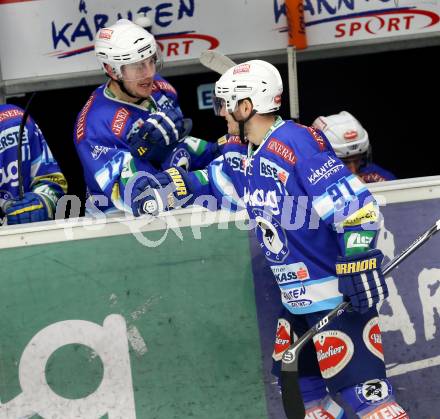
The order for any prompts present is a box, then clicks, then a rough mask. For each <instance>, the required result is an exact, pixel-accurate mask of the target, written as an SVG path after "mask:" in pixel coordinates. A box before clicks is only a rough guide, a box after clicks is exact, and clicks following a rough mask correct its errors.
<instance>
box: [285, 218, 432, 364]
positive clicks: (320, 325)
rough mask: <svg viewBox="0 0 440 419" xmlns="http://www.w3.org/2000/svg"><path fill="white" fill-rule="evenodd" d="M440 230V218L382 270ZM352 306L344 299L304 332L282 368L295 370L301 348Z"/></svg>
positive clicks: (384, 271)
mask: <svg viewBox="0 0 440 419" xmlns="http://www.w3.org/2000/svg"><path fill="white" fill-rule="evenodd" d="M439 230H440V219H439V220H437V221H436V222H435V224H434V225H433V226H432V227H430V228H429V229H428V230H427V231H426V232H425V233H423V234H421V235H420V236H419V237H418V238H417V239H416V240H414V242H412V243H411V244H410V245H409V246H408V247H407V248H406V249H405V250H403V251H402V252H401V253H400V254H399V255H398V256H396V257H395V258H394V259H393V260H391V261H390V262H389V263H387V264H386V265H385V266H384V268H383V270H382V272H383V274H384V275H387V274H388V273H390V272H391V271H392V270H393V269H394V268H395V267H396V266H397V265H398V264H399V263H400V262H401V261H403V260H404V259H406V258H407V257H408V256H409V255H410V254H411V253H413V252H414V251H415V250H417V249H418V248H419V247H420V246H422V245H423V244H424V243H426V242H427V241H428V240H429V239H430V238H431V237H432V236H433V235H434V234H435V233H437V232H438V231H439ZM349 306H350V303H349V302H347V301H344V302H343V303H341V304H339V305H338V306H337V307H335V308H334V309H333V310H332V311H330V312H329V313H328V314H327V315H326V316H324V317H323V318H322V319H321V320H320V321H319V322H318V323H316V324H315V325H314V326H313V327H312V328H311V329H309V330H308V331H307V332H306V333H304V334H303V335H302V336H301V338H299V339H298V340H297V341H296V342H295V343H294V344H293V345H291V346H290V347H289V349H287V350H286V351H285V352H284V354H283V358H282V365H281V370H282V371H285V372H289V371H295V370H296V367H295V364H294V361H295V359H296V358H297V355H298V353H299V352H300V351H301V348H302V347H303V346H304V345H305V344H306V343H307V342H308V341H309V340H310V339H312V338H313V336H314V335H316V334H317V333H318V332H319V331H320V330H321V329H322V328H323V327H325V326H326V325H327V324H329V323H330V322H332V321H333V320H334V319H336V318H337V317H339V316H340V315H341V314H342V313H344V312H345V311H346V310H347V308H348V307H349Z"/></svg>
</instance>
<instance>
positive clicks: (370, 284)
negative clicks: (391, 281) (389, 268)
mask: <svg viewBox="0 0 440 419" xmlns="http://www.w3.org/2000/svg"><path fill="white" fill-rule="evenodd" d="M382 259H383V254H382V252H381V251H380V250H379V249H373V250H370V251H368V252H365V253H358V254H356V255H353V256H346V257H339V258H338V261H337V263H336V274H337V275H338V277H339V292H340V293H342V294H343V295H344V296H345V297H346V298H347V300H349V301H350V303H351V305H352V306H353V309H354V310H356V311H358V312H360V313H365V312H367V311H368V310H369V309H370V308H372V307H373V306H375V305H376V304H377V303H379V302H380V301H382V300H384V299H385V298H387V297H388V287H387V284H386V282H385V278H384V276H383V274H382V270H381V268H380V265H381V263H382Z"/></svg>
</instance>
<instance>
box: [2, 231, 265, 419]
mask: <svg viewBox="0 0 440 419" xmlns="http://www.w3.org/2000/svg"><path fill="white" fill-rule="evenodd" d="M175 232H176V230H173V231H171V230H170V231H169V234H165V233H164V231H155V232H149V233H147V235H148V238H149V240H150V242H149V243H152V242H153V241H155V242H156V243H157V244H158V245H157V246H156V247H147V246H143V245H141V244H140V242H138V241H137V240H136V239H135V237H134V236H133V235H131V234H126V235H121V236H113V237H100V238H96V239H87V240H72V241H65V242H63V243H50V244H39V245H34V246H25V247H16V248H12V249H1V250H0V262H1V263H0V282H1V289H2V292H1V301H0V306H1V310H2V315H1V316H0V330H1V334H2V339H1V340H0V365H1V368H0V419H12V418H14V419H25V418H26V419H31V418H32V419H39V418H44V419H73V418H81V419H100V418H104V417H105V418H108V419H136V418H139V419H146V418H158V419H165V418H166V419H171V418H190V417H191V418H212V419H225V418H231V419H242V418H245V417H251V418H264V417H266V404H265V398H264V386H263V382H262V379H261V351H260V345H259V331H258V326H257V321H256V310H255V299H254V292H253V284H252V274H251V267H250V256H249V246H248V235H247V232H246V231H240V230H238V229H236V228H233V227H231V228H229V229H223V230H218V229H217V228H216V227H209V228H204V229H203V240H197V239H195V238H194V235H193V234H192V233H191V229H190V228H182V229H180V228H179V232H180V233H181V238H178V234H177V233H176V234H175ZM179 235H180V234H179ZM165 237H166V239H165ZM199 238H200V237H199ZM3 244H4V243H3ZM159 244H160V245H159Z"/></svg>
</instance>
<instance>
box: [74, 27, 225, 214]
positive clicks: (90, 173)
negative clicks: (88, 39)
mask: <svg viewBox="0 0 440 419" xmlns="http://www.w3.org/2000/svg"><path fill="white" fill-rule="evenodd" d="M95 53H96V55H97V58H98V60H99V61H100V62H101V64H102V67H103V69H104V71H105V72H106V74H107V75H108V77H109V80H108V82H107V83H105V84H103V85H102V86H99V87H98V88H97V89H96V90H95V91H94V92H93V93H92V95H91V96H90V98H89V99H88V101H87V103H86V104H85V106H84V108H83V109H82V111H81V112H80V114H79V115H78V118H77V121H76V125H75V130H74V142H75V146H76V150H77V152H78V155H79V158H80V161H81V163H82V166H83V170H84V177H85V182H86V186H87V195H88V197H89V199H88V203H87V209H88V210H89V211H91V212H93V210H94V209H96V208H98V209H99V210H102V211H105V212H111V211H115V210H130V208H129V207H126V206H124V202H123V200H122V199H121V196H122V195H123V194H124V185H125V181H126V180H127V179H128V178H129V177H130V176H132V175H133V174H134V173H136V172H137V171H139V170H140V171H146V172H149V173H156V172H157V171H158V170H163V169H165V168H167V167H170V166H181V167H184V168H185V169H188V168H190V167H191V168H193V169H197V168H204V167H205V166H206V165H207V164H208V163H209V162H210V161H211V160H212V159H213V158H214V157H216V156H217V155H218V146H217V144H216V143H207V142H205V141H202V140H200V139H197V138H194V137H190V136H187V134H188V133H189V131H190V129H191V120H189V119H184V118H183V115H182V111H181V109H180V107H179V104H178V100H177V93H176V91H175V90H174V88H173V86H172V85H171V84H170V83H168V82H167V81H166V80H165V79H163V78H162V77H161V76H160V75H159V74H157V73H156V71H157V70H158V69H159V68H160V65H161V58H160V50H159V48H158V45H157V43H156V41H155V39H154V37H153V35H151V34H150V33H149V32H148V31H146V30H145V29H143V28H142V27H140V26H138V25H136V24H134V23H132V22H131V21H129V20H126V19H121V20H119V21H118V22H116V23H115V24H114V25H112V26H109V27H105V28H102V29H100V30H99V31H98V33H97V35H96V41H95ZM123 167H125V169H124V172H123Z"/></svg>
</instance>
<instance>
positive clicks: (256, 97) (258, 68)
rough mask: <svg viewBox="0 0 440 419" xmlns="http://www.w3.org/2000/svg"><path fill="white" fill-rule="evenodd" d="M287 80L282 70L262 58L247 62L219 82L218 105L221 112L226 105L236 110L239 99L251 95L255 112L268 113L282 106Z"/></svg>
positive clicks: (216, 105) (217, 108)
mask: <svg viewBox="0 0 440 419" xmlns="http://www.w3.org/2000/svg"><path fill="white" fill-rule="evenodd" d="M282 93H283V81H282V80H281V76H280V73H279V71H278V70H277V69H276V68H275V67H274V66H273V65H272V64H270V63H268V62H266V61H262V60H251V61H246V62H244V63H242V64H238V65H236V66H234V67H231V68H230V69H229V70H228V71H226V73H224V74H223V75H222V76H221V77H220V79H219V80H218V81H217V83H216V84H215V98H216V100H215V106H214V110H215V111H216V114H217V115H218V114H219V113H220V109H221V107H222V106H225V107H226V110H227V112H229V113H232V112H234V111H235V109H236V107H237V103H238V101H239V100H242V99H247V98H249V99H250V100H251V101H252V105H253V108H254V111H255V112H256V113H258V114H265V113H271V112H275V111H277V110H278V109H279V108H280V106H281V94H282Z"/></svg>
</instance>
